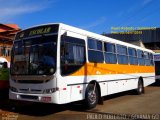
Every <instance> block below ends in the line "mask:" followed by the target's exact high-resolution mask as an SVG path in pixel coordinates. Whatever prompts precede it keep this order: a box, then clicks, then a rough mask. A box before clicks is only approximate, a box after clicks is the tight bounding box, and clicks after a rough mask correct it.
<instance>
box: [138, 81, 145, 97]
mask: <svg viewBox="0 0 160 120" xmlns="http://www.w3.org/2000/svg"><path fill="white" fill-rule="evenodd" d="M142 93H144V86H143V81H142V80H141V79H139V81H138V85H137V89H136V94H137V95H141V94H142Z"/></svg>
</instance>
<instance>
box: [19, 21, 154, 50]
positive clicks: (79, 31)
mask: <svg viewBox="0 0 160 120" xmlns="http://www.w3.org/2000/svg"><path fill="white" fill-rule="evenodd" d="M44 25H59V26H60V27H61V29H64V30H69V31H71V32H74V33H77V34H80V35H84V36H87V37H91V38H95V39H98V40H102V41H104V42H105V41H106V42H111V43H115V44H120V45H124V46H127V47H131V48H135V49H139V50H144V51H147V52H151V53H154V52H153V51H152V50H149V49H146V48H142V47H139V46H136V45H133V44H130V43H127V42H123V41H120V40H117V39H113V38H110V37H107V36H103V35H100V34H97V33H93V32H89V31H86V30H83V29H80V28H77V27H73V26H70V25H66V24H64V23H48V24H40V25H36V26H32V27H30V28H34V27H40V26H44ZM30 28H27V29H24V30H22V31H25V30H28V29H30ZM22 31H20V32H22ZM18 33H19V32H18Z"/></svg>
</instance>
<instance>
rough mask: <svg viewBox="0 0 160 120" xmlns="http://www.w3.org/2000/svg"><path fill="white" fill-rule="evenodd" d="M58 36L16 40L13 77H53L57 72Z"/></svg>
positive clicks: (13, 56)
mask: <svg viewBox="0 0 160 120" xmlns="http://www.w3.org/2000/svg"><path fill="white" fill-rule="evenodd" d="M56 54H57V35H50V36H39V37H34V38H26V39H22V40H19V41H18V40H17V41H16V40H15V42H14V45H13V50H12V59H11V63H12V66H11V74H12V75H51V74H54V73H55V71H56Z"/></svg>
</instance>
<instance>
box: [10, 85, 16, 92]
mask: <svg viewBox="0 0 160 120" xmlns="http://www.w3.org/2000/svg"><path fill="white" fill-rule="evenodd" d="M10 90H11V91H12V92H18V90H17V88H15V87H12V86H10Z"/></svg>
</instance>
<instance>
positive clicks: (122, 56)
mask: <svg viewBox="0 0 160 120" xmlns="http://www.w3.org/2000/svg"><path fill="white" fill-rule="evenodd" d="M117 53H118V54H117V58H118V63H119V64H128V56H127V47H125V46H122V45H117Z"/></svg>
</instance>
